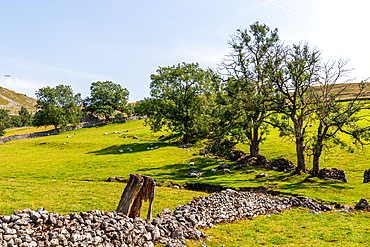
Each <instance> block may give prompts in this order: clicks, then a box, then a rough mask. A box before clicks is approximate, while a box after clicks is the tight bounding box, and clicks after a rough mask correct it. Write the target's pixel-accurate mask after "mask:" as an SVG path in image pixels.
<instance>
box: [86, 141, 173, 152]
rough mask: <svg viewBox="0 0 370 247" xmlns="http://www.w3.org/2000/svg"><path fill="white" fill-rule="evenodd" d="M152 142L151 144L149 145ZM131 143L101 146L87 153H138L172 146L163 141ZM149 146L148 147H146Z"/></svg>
mask: <svg viewBox="0 0 370 247" xmlns="http://www.w3.org/2000/svg"><path fill="white" fill-rule="evenodd" d="M150 144H153V145H150ZM150 144H149V143H131V144H122V145H112V146H110V147H107V148H103V149H101V150H98V151H94V152H89V153H87V154H96V155H111V154H116V155H124V154H127V153H138V152H152V151H154V150H156V149H157V148H156V147H158V149H160V148H163V147H168V146H173V145H171V144H168V143H164V142H152V143H150ZM148 148H149V149H148ZM151 148H153V150H152V149H151Z"/></svg>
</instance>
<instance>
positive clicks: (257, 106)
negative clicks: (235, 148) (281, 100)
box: [214, 22, 279, 156]
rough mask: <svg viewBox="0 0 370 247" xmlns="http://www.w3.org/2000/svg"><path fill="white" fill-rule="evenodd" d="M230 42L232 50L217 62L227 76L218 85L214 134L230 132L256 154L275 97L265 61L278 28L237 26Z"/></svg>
mask: <svg viewBox="0 0 370 247" xmlns="http://www.w3.org/2000/svg"><path fill="white" fill-rule="evenodd" d="M229 45H230V46H231V49H232V51H231V52H230V53H229V54H228V55H227V56H226V58H225V59H224V60H223V61H222V63H221V64H220V72H221V73H222V74H223V76H225V77H226V78H227V79H226V80H225V83H222V84H220V85H218V86H217V87H218V94H217V97H216V107H215V108H214V109H215V111H214V117H215V118H216V119H218V121H216V125H217V128H216V130H217V131H215V134H216V136H219V135H220V136H225V135H227V136H228V135H231V136H232V138H233V139H234V140H237V141H239V142H242V143H246V144H248V145H249V149H250V155H252V156H257V155H259V149H260V148H259V145H260V143H261V141H262V140H263V137H264V135H265V133H266V130H267V128H266V127H267V125H266V123H265V120H266V118H267V116H268V114H269V111H270V108H271V106H272V100H271V98H272V97H274V90H273V87H272V83H271V81H270V80H269V76H268V73H269V71H270V70H268V69H266V63H267V62H268V61H269V59H270V58H272V57H273V54H274V53H275V52H276V48H277V46H279V37H278V34H277V29H275V30H270V28H269V27H268V26H267V25H265V24H260V23H259V22H255V23H254V24H252V25H250V27H249V29H238V30H237V31H236V34H234V35H232V36H231V40H230V41H229Z"/></svg>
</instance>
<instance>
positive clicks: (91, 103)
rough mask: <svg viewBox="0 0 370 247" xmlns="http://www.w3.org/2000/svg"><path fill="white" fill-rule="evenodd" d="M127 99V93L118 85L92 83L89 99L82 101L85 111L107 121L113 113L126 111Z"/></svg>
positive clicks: (105, 82) (107, 82) (106, 82)
mask: <svg viewBox="0 0 370 247" xmlns="http://www.w3.org/2000/svg"><path fill="white" fill-rule="evenodd" d="M128 97H129V91H128V90H127V89H126V88H122V86H121V85H120V84H115V83H113V82H111V81H104V82H101V81H97V82H93V83H91V86H90V97H86V99H85V100H84V107H85V111H86V112H89V113H91V114H95V115H98V116H103V117H104V118H105V120H109V119H110V118H112V117H113V115H114V113H115V111H121V112H125V111H126V109H127V101H128Z"/></svg>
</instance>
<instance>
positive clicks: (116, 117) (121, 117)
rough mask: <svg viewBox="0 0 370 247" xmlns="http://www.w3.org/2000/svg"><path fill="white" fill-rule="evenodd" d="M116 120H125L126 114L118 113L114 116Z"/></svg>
mask: <svg viewBox="0 0 370 247" xmlns="http://www.w3.org/2000/svg"><path fill="white" fill-rule="evenodd" d="M114 118H115V119H125V118H126V116H125V114H123V113H122V112H118V113H117V114H116V115H115V116H114Z"/></svg>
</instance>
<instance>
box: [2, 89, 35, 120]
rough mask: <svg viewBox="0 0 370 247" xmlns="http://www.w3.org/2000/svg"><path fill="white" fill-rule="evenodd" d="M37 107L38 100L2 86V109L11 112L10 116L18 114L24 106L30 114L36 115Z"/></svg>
mask: <svg viewBox="0 0 370 247" xmlns="http://www.w3.org/2000/svg"><path fill="white" fill-rule="evenodd" d="M35 105H36V99H34V98H31V97H28V96H27V95H25V94H21V93H16V92H14V91H12V90H9V89H6V88H4V87H1V86H0V109H6V110H10V112H9V113H10V114H18V111H19V110H20V109H21V107H22V106H24V107H26V108H27V110H28V111H29V112H32V113H35V112H36V107H35Z"/></svg>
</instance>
